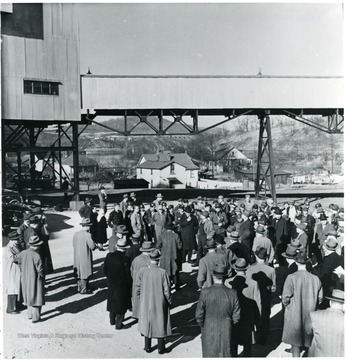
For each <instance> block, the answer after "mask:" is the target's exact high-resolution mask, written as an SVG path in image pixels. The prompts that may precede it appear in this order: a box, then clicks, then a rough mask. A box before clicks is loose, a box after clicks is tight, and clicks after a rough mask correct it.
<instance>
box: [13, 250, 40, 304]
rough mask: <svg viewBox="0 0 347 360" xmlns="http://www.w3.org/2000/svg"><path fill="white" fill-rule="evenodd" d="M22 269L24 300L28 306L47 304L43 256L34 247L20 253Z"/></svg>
mask: <svg viewBox="0 0 347 360" xmlns="http://www.w3.org/2000/svg"><path fill="white" fill-rule="evenodd" d="M18 265H19V267H20V271H21V287H22V294H23V302H24V304H25V305H26V306H42V305H44V304H45V294H44V291H45V287H44V272H43V265H42V260H41V256H40V255H39V253H38V252H37V251H35V250H34V249H32V248H29V249H27V250H24V251H22V252H21V253H20V254H19V255H18Z"/></svg>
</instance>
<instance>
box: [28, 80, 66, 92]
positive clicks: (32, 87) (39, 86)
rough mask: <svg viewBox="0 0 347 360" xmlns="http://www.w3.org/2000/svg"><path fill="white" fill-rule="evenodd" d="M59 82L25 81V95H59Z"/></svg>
mask: <svg viewBox="0 0 347 360" xmlns="http://www.w3.org/2000/svg"><path fill="white" fill-rule="evenodd" d="M59 84H61V83H59V82H55V81H36V80H24V94H35V95H59Z"/></svg>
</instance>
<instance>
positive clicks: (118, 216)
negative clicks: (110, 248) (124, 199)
mask: <svg viewBox="0 0 347 360" xmlns="http://www.w3.org/2000/svg"><path fill="white" fill-rule="evenodd" d="M123 223H124V221H123V213H122V211H121V210H120V206H119V204H118V203H115V204H114V209H113V210H112V211H111V212H110V215H109V217H108V226H109V227H110V228H112V234H114V232H115V230H116V228H117V226H119V225H123Z"/></svg>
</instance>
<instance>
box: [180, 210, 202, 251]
mask: <svg viewBox="0 0 347 360" xmlns="http://www.w3.org/2000/svg"><path fill="white" fill-rule="evenodd" d="M179 225H180V228H181V239H182V244H183V250H196V249H197V245H196V234H197V232H198V230H199V222H198V219H197V218H196V216H195V215H191V220H190V221H187V215H186V213H184V214H182V216H181V218H180V221H179Z"/></svg>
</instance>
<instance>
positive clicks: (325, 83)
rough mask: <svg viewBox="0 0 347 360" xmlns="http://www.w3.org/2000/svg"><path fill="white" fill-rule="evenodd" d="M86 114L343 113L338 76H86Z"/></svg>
mask: <svg viewBox="0 0 347 360" xmlns="http://www.w3.org/2000/svg"><path fill="white" fill-rule="evenodd" d="M81 81H82V109H83V110H85V109H223V108H228V109H233V108H234V109H249V108H254V109H271V108H277V109H281V108H285V109H308V108H310V109H324V108H329V109H334V108H343V104H344V87H343V82H344V80H343V78H339V77H329V78H328V77H317V78H314V77H251V76H249V77H207V76H206V77H174V76H173V77H159V76H155V77H149V76H143V77H141V76H139V77H135V76H129V77H125V76H119V77H117V76H97V75H90V76H88V75H83V76H82V77H81Z"/></svg>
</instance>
